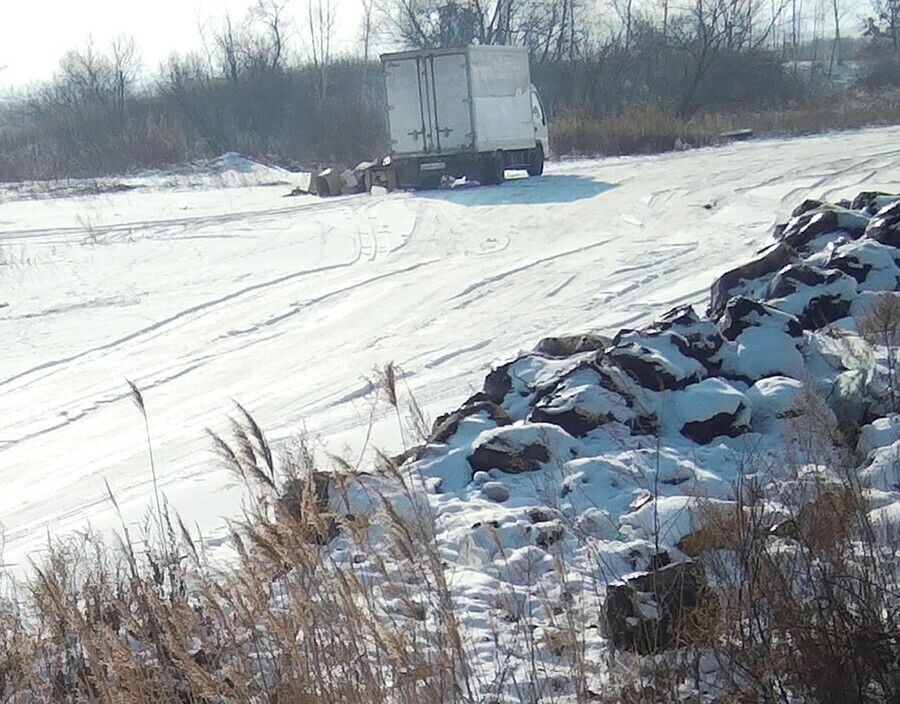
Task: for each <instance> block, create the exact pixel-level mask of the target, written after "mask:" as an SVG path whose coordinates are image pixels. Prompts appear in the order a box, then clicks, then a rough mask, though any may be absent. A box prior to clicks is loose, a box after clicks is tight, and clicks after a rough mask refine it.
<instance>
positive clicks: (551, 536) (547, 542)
mask: <svg viewBox="0 0 900 704" xmlns="http://www.w3.org/2000/svg"><path fill="white" fill-rule="evenodd" d="M535 528H536V530H537V537H536V538H535V539H534V544H535V545H537V546H538V547H539V548H543V549H544V550H546V549H547V548H549V547H550V546H552V545H555V544H556V543H558V542H559V541H560V540H561V539H562V537H563V535H565V532H566V531H565V528H563V525H562V523H560V522H559V521H548V522H546V523H538V524H537V525H536V526H535Z"/></svg>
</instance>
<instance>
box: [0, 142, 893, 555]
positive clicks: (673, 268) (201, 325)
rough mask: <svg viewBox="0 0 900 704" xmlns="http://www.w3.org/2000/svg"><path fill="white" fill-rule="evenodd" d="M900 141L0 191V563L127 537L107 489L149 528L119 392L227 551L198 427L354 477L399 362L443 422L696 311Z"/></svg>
mask: <svg viewBox="0 0 900 704" xmlns="http://www.w3.org/2000/svg"><path fill="white" fill-rule="evenodd" d="M898 145H900V128H883V129H872V130H865V131H859V132H851V133H844V134H840V135H824V136H817V137H811V138H804V139H796V140H788V141H757V142H747V143H742V144H735V145H732V146H729V147H725V148H719V149H705V150H697V151H693V152H683V153H677V154H668V155H663V156H655V157H641V158H623V159H608V160H600V161H573V162H566V163H558V164H553V165H551V166H550V168H548V171H547V174H546V175H545V176H544V177H542V178H539V179H521V180H513V181H510V182H508V183H506V184H505V185H503V186H501V187H493V188H473V189H465V190H454V191H440V192H432V193H423V194H406V193H398V194H390V195H386V196H377V197H375V196H369V195H360V196H351V197H344V198H338V199H334V200H318V199H314V198H309V197H306V198H283V197H282V196H283V195H284V194H285V193H287V192H289V191H290V189H291V187H292V186H291V180H292V178H293V176H292V175H291V174H289V173H286V172H281V171H278V170H275V169H269V168H267V167H262V166H259V165H255V166H253V167H252V168H247V169H246V170H242V169H243V168H244V167H245V166H246V165H245V164H242V163H240V162H235V163H225V164H219V166H220V167H235V168H234V169H229V168H225V170H222V168H219V169H209V170H208V171H204V170H197V171H193V172H189V173H182V174H177V175H175V174H152V175H146V176H142V177H135V178H129V179H124V180H123V179H120V180H117V181H113V182H110V184H127V185H129V186H133V188H132V189H131V190H110V191H108V192H105V193H100V194H97V193H93V194H86V193H84V192H81V190H83V189H81V188H80V185H79V184H74V185H73V187H72V188H70V189H68V190H64V191H61V192H55V193H49V192H47V191H46V190H45V189H43V188H41V187H38V186H33V185H29V184H24V185H16V186H7V187H5V188H3V187H0V336H2V340H3V345H2V348H0V522H2V526H3V534H4V535H3V537H4V550H3V561H4V562H5V563H6V564H7V565H10V566H21V565H24V564H26V562H27V558H28V556H34V555H35V554H36V553H38V552H39V551H40V550H41V549H42V546H43V545H44V544H46V541H47V537H48V534H49V535H59V534H60V533H64V532H66V531H70V530H73V529H77V528H79V527H82V526H84V525H85V524H86V522H87V521H90V522H91V523H92V524H93V525H95V526H105V525H109V524H110V523H111V522H116V521H117V520H118V519H117V518H116V517H115V515H114V511H113V508H112V506H111V503H110V501H109V500H108V498H107V491H106V487H105V482H108V484H109V486H110V487H111V489H112V490H113V492H114V493H115V495H116V497H117V499H118V501H119V505H120V507H121V508H122V510H123V513H124V515H125V517H126V520H128V521H131V522H140V521H141V519H142V517H143V516H144V514H145V511H146V508H147V505H148V501H149V500H150V497H151V495H152V488H151V475H150V467H149V462H148V454H147V445H146V439H145V436H144V427H143V421H142V419H141V417H140V414H139V413H138V410H137V409H136V408H135V406H134V404H133V403H132V401H131V399H130V398H129V395H128V387H127V384H126V381H125V380H126V379H129V380H131V381H133V382H135V383H136V384H137V385H138V386H139V387H140V388H141V389H142V390H143V393H144V399H145V401H146V405H147V410H148V415H149V422H150V431H151V435H152V442H153V452H154V456H155V459H156V463H157V468H158V472H159V477H160V484H161V487H162V490H163V491H164V492H165V494H166V496H167V497H168V499H169V500H170V501H171V502H172V503H173V504H174V505H175V507H176V508H177V509H178V510H179V511H180V512H181V513H182V515H183V516H184V517H185V519H186V522H188V523H193V522H194V521H196V522H197V523H198V524H199V526H200V528H201V530H202V532H203V535H204V537H205V538H206V539H207V540H208V541H209V542H210V543H212V544H216V543H217V542H220V541H221V540H222V539H223V537H224V536H225V535H226V534H227V530H226V528H225V521H224V518H225V517H227V516H233V515H235V514H236V512H237V511H238V510H239V504H240V495H241V492H240V490H239V488H238V487H237V484H236V482H235V479H234V477H232V476H230V475H229V474H227V473H226V472H225V471H223V470H222V469H221V468H220V466H219V464H218V462H217V460H216V458H215V456H214V454H213V453H212V451H211V445H210V441H209V439H208V437H207V436H206V434H205V432H204V429H205V428H207V427H210V428H213V429H216V430H219V431H227V428H228V426H227V415H228V414H229V413H231V412H232V409H233V405H232V399H233V400H236V401H239V402H240V403H241V404H242V405H243V406H244V407H246V408H247V409H248V410H249V411H250V412H251V413H252V414H253V415H254V416H255V417H256V419H257V420H258V421H259V422H260V424H261V425H262V426H263V427H264V428H265V429H266V430H267V432H268V433H269V434H270V436H271V437H273V438H277V439H281V438H289V437H290V436H292V435H295V434H297V433H300V432H308V433H311V434H313V435H315V436H317V437H318V438H320V440H321V442H322V443H323V444H324V445H325V446H326V447H327V449H328V450H330V451H332V452H335V453H342V454H344V453H346V454H347V455H348V456H349V457H351V458H352V459H353V460H355V459H356V457H357V456H358V455H359V453H360V451H361V449H362V448H363V446H364V443H365V442H366V437H367V435H368V434H369V427H370V425H372V433H371V443H374V444H376V445H378V446H381V447H385V448H387V449H389V450H396V449H398V447H399V444H400V439H399V437H397V433H396V421H395V420H394V419H392V418H384V417H383V416H384V413H385V409H384V407H383V405H380V406H378V407H377V408H375V406H374V396H373V394H372V393H370V389H369V383H368V380H367V378H368V377H371V376H372V370H373V368H374V367H376V366H377V365H383V364H384V363H386V362H388V361H394V362H395V363H397V364H398V365H399V366H400V368H401V369H402V370H403V372H404V373H405V377H404V383H405V384H406V385H407V386H408V388H409V390H410V391H411V392H412V393H413V394H414V395H415V396H416V398H417V399H418V400H419V402H420V404H421V405H422V406H423V407H424V409H425V410H426V411H427V412H428V413H429V414H431V415H432V416H434V415H437V414H439V413H441V412H443V411H446V410H449V409H451V408H453V407H455V406H456V405H458V404H459V403H460V402H461V401H462V400H463V399H465V398H466V397H467V396H468V395H470V393H472V392H473V391H475V390H477V389H478V388H480V386H481V382H482V380H483V378H484V375H485V374H486V373H487V371H489V369H490V367H491V365H492V364H497V363H500V362H503V361H506V360H508V359H509V358H511V357H512V356H514V355H515V354H517V353H518V352H519V351H521V350H524V349H528V348H530V347H532V346H533V345H534V343H535V342H536V341H537V340H538V339H539V338H541V337H544V336H546V335H549V334H553V333H564V332H586V331H596V332H600V333H606V334H613V333H615V332H616V331H617V330H618V329H619V328H622V327H626V326H628V327H631V326H638V325H641V324H644V323H647V322H649V321H650V320H652V319H653V318H654V317H656V316H657V315H659V314H660V313H662V312H664V311H665V310H667V309H669V308H671V307H673V306H675V305H678V304H683V303H692V304H696V305H697V306H698V309H703V308H705V305H706V300H707V297H708V291H709V285H710V283H711V282H712V280H713V279H714V278H715V277H716V276H717V275H718V274H721V273H722V272H724V271H725V270H727V269H729V268H731V267H733V266H734V265H735V264H738V263H742V262H744V261H746V260H748V259H750V258H751V257H752V255H753V253H754V252H755V251H756V250H757V249H759V247H760V246H762V245H764V244H765V243H767V242H768V241H769V238H770V235H771V228H772V225H774V224H775V222H776V221H779V220H781V221H783V220H784V218H785V217H786V216H787V215H788V213H789V211H790V210H791V209H792V208H793V207H794V206H795V205H797V204H798V203H799V202H801V201H802V200H803V199H804V198H807V197H815V198H824V199H827V200H831V201H835V200H838V199H840V198H845V197H847V198H849V197H852V196H854V195H855V194H856V193H857V192H859V191H861V190H886V191H892V192H897V191H898V190H900V146H898ZM110 184H103V183H101V184H98V185H100V186H104V185H110ZM83 185H94V184H83ZM373 409H374V412H373ZM373 424H374V425H373Z"/></svg>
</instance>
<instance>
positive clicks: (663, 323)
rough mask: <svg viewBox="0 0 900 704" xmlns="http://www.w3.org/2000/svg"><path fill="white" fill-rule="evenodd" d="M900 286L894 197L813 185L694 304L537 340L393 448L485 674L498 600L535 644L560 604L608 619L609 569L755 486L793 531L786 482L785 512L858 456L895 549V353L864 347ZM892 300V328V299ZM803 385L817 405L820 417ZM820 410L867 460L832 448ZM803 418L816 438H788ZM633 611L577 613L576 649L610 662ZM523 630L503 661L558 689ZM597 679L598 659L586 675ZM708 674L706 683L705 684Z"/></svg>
mask: <svg viewBox="0 0 900 704" xmlns="http://www.w3.org/2000/svg"><path fill="white" fill-rule="evenodd" d="M898 288H900V196H897V195H894V196H888V195H881V194H873V193H862V194H860V195H859V196H858V197H857V198H855V199H854V200H853V202H852V203H851V202H845V203H843V204H842V205H831V204H828V203H823V202H820V201H812V200H808V201H805V202H804V203H803V204H802V205H800V206H799V207H798V208H797V209H796V210H795V211H794V213H793V215H792V217H791V218H790V219H789V220H788V222H787V224H786V226H784V227H779V228H778V229H777V230H776V243H775V244H773V245H771V246H770V247H768V248H767V249H765V250H764V251H763V252H762V253H761V254H760V256H758V257H757V258H755V259H753V260H752V261H750V262H749V263H745V264H743V265H742V266H740V267H738V268H736V269H734V270H732V271H729V272H727V273H725V274H724V275H722V276H721V277H720V278H718V279H717V280H716V281H715V283H713V285H712V292H711V297H710V301H709V306H708V308H707V310H706V312H705V314H704V313H703V312H702V311H700V312H697V311H695V310H694V309H693V308H692V307H691V306H680V307H676V308H674V309H672V310H670V311H669V312H667V313H665V314H664V315H662V316H660V317H658V318H657V319H656V320H655V321H654V322H653V323H651V324H650V325H648V326H645V327H641V328H640V329H638V330H621V331H619V332H618V333H617V334H615V335H614V336H611V337H609V338H604V337H603V336H600V335H596V334H584V335H572V336H567V337H562V338H560V337H556V338H548V339H545V340H543V341H541V342H540V344H538V346H537V347H536V348H535V350H534V351H533V352H530V353H527V354H524V355H522V356H519V357H518V358H516V359H514V360H513V361H510V362H507V363H505V364H503V365H501V366H498V367H496V368H494V369H493V370H492V371H491V372H490V373H489V374H488V375H487V377H486V379H485V382H484V386H483V389H482V390H481V391H479V392H478V393H476V394H474V395H473V396H472V397H471V398H470V399H469V400H467V401H466V402H465V403H464V404H463V405H462V406H461V407H460V408H459V409H458V410H456V411H455V412H453V413H451V414H447V415H445V416H442V417H441V418H439V419H438V421H437V423H436V424H435V428H434V431H433V433H432V436H431V438H430V439H429V442H428V443H427V444H426V445H425V446H424V447H422V448H420V449H419V450H418V451H417V452H416V454H415V460H414V461H413V462H411V463H409V464H407V465H406V471H407V472H408V475H409V480H410V483H411V484H413V485H419V483H421V485H422V486H424V487H425V489H426V491H427V494H428V497H429V503H430V506H431V508H432V511H433V515H434V521H435V526H436V535H437V540H438V544H439V545H440V547H441V550H442V557H443V559H444V562H445V564H446V565H448V566H450V573H451V575H452V576H451V584H452V589H453V593H454V596H455V598H456V600H457V602H458V604H459V605H460V607H459V610H460V613H461V614H462V616H461V618H462V621H463V623H464V624H465V625H466V626H467V627H468V629H469V633H470V636H471V638H472V642H473V643H485V644H486V645H485V647H484V648H483V649H478V648H476V650H478V652H479V654H480V655H481V656H482V658H483V659H482V661H481V662H478V663H477V666H476V669H478V671H480V672H490V671H491V668H492V667H493V666H495V664H496V661H497V659H498V651H497V649H496V648H497V646H496V641H497V637H496V635H495V632H496V630H497V626H496V623H495V622H491V621H490V618H489V615H491V614H494V615H495V617H496V614H497V613H500V612H503V608H504V607H502V606H500V603H501V602H503V603H509V602H510V601H511V602H513V603H517V604H518V607H517V608H518V609H519V611H518V612H517V613H515V614H512V615H511V616H510V618H512V619H513V621H515V622H518V619H524V620H525V622H526V623H527V624H528V625H527V627H528V628H531V629H533V630H534V632H535V635H534V638H535V639H536V640H537V641H542V640H544V641H545V640H546V639H547V638H548V637H549V636H552V635H553V633H555V632H557V633H558V632H559V629H560V622H561V618H560V616H559V614H561V613H566V612H569V611H572V612H575V613H577V614H578V615H577V616H576V617H575V619H576V620H577V621H578V622H579V623H587V624H591V623H593V624H600V623H601V622H602V619H601V618H600V614H601V613H603V609H604V606H603V601H604V599H603V598H602V592H603V591H604V590H605V588H606V585H608V584H610V583H614V582H616V580H621V579H623V578H626V577H629V576H630V575H634V574H636V573H640V572H643V571H646V570H653V569H654V568H655V567H657V566H660V565H665V564H668V563H669V562H672V561H674V562H675V563H676V564H677V563H680V562H683V561H685V560H690V559H691V558H692V557H698V556H700V555H701V554H702V553H706V552H707V551H708V550H709V549H711V548H721V547H725V544H709V543H710V540H711V539H710V538H709V536H708V534H706V535H705V534H704V533H703V528H704V522H705V521H706V520H707V519H709V517H710V515H711V511H714V512H716V513H714V514H712V515H720V516H721V515H728V514H729V512H730V514H731V515H734V512H735V510H736V508H737V503H736V502H737V501H738V500H739V498H740V497H739V493H740V492H741V491H742V487H746V486H750V484H751V483H756V484H757V485H758V486H760V487H762V490H763V491H764V493H765V496H767V497H768V498H767V500H766V501H765V502H764V503H763V504H761V508H760V510H761V511H762V512H763V513H762V515H763V517H764V520H765V521H767V522H768V525H770V526H771V528H772V530H773V531H775V534H777V535H783V534H790V533H789V532H788V533H785V531H790V530H793V529H792V528H785V527H783V526H788V525H793V522H789V523H785V521H787V520H788V519H795V521H796V522H797V523H799V522H800V521H801V518H800V517H799V516H798V514H793V513H792V512H790V511H789V510H788V507H787V506H786V505H784V504H783V503H780V502H783V501H784V499H785V496H786V495H788V490H787V489H785V487H791V489H790V495H791V497H792V501H796V502H797V503H796V504H793V505H794V510H796V509H797V508H802V507H803V506H804V500H803V498H802V497H803V495H804V494H805V495H808V496H809V497H813V496H818V497H821V496H823V495H824V496H826V499H825V501H826V502H828V501H834V500H835V499H833V498H832V497H834V496H837V495H839V493H838V492H840V491H843V490H845V489H846V487H847V486H848V484H847V481H848V480H847V475H846V474H845V472H846V471H847V470H848V469H849V470H851V475H850V476H852V477H854V479H853V480H852V481H851V485H853V486H855V485H856V484H855V482H856V481H857V479H858V481H859V482H860V484H859V486H860V487H861V491H862V495H863V496H864V497H865V499H866V500H867V501H868V509H867V510H868V511H869V520H870V521H871V525H872V526H874V527H875V530H876V532H877V533H878V535H882V536H886V538H882V539H886V540H887V541H888V542H887V543H885V544H884V547H885V548H886V549H889V550H893V551H895V550H896V546H895V545H893V546H892V543H891V542H890V541H891V540H892V536H895V535H897V534H898V532H900V472H898V469H897V457H898V456H900V432H898V430H897V416H896V415H894V413H895V412H896V410H897V406H896V402H895V400H894V394H895V393H896V391H892V390H891V386H892V385H893V386H894V387H896V378H892V377H891V376H890V374H889V372H888V370H889V368H890V364H893V363H894V362H893V360H889V358H888V355H894V354H895V351H894V349H893V348H886V347H882V346H878V345H877V342H878V340H879V339H881V338H878V337H877V336H876V340H875V343H876V346H875V347H872V346H870V345H869V344H867V342H866V341H865V340H863V339H862V337H861V336H860V334H859V333H858V327H859V321H861V320H864V319H865V318H866V315H867V313H868V312H869V311H870V310H871V309H872V307H873V305H874V304H875V301H876V300H878V298H877V296H878V295H879V294H883V292H895V291H897V289H898ZM882 300H883V299H882ZM894 315H895V318H894V320H893V323H892V325H893V326H894V331H893V333H892V334H893V336H894V342H893V343H892V345H896V344H897V342H898V341H900V307H898V308H897V309H896V310H895V313H894ZM813 393H815V394H816V395H818V396H819V397H821V398H823V399H824V400H825V401H826V403H827V408H826V407H823V408H824V409H825V410H823V411H822V415H820V416H817V417H816V418H811V417H809V414H811V413H812V412H813V409H814V408H815V404H814V403H813V402H812V401H811V400H810V395H811V394H813ZM804 416H807V418H806V419H804ZM830 423H833V424H834V428H835V431H840V433H842V436H843V438H844V439H845V440H847V441H849V442H851V443H852V445H851V447H850V448H849V450H850V456H851V457H852V458H853V460H852V461H855V462H858V463H859V466H858V467H856V466H851V467H848V466H847V465H846V464H845V463H846V462H847V461H848V460H847V458H846V456H839V455H838V454H837V453H835V452H834V451H833V448H831V446H830V444H831V440H830V438H829V431H828V426H829V424H830ZM798 424H799V426H800V427H801V429H802V432H801V433H800V434H799V435H798V432H797V427H798ZM803 433H807V434H811V435H809V436H810V437H816V438H817V440H816V442H818V443H820V445H819V446H818V447H811V448H810V447H801V445H803V444H804V443H803V438H802V435H803ZM857 437H858V440H857ZM853 446H855V449H856V455H855V456H854V455H853V452H852V451H853V449H854V447H853ZM743 500H744V501H746V500H747V499H746V497H744V498H743ZM815 510H816V509H810V512H812V514H813V515H815V513H814V512H815ZM802 514H803V511H801V512H800V515H802ZM779 526H782V527H779ZM718 539H719V540H723V539H724V540H727V539H728V536H725V537H724V538H723V537H722V536H719V538H718ZM894 555H895V558H894V563H893V564H896V552H894ZM667 569H669V570H671V569H672V568H671V567H670V568H667ZM598 585H599V586H598ZM597 590H599V591H600V592H601V594H598V593H597ZM498 595H503V596H502V599H501V598H500V597H498ZM897 598H898V597H897V595H896V594H895V595H894V596H892V597H891V599H893V600H894V602H893V608H896V606H897V604H896V599H897ZM626 601H627V600H626ZM610 603H611V602H610ZM506 608H507V609H508V608H509V607H506ZM628 608H631V607H628ZM655 608H657V607H656V606H653V609H655ZM605 613H606V616H607V617H608V618H613V617H615V616H616V614H615V613H612V612H610V611H609V609H607V610H606V612H605ZM653 613H654V614H656V612H655V611H654V612H653ZM639 617H640V618H642V619H646V618H649V619H650V620H651V621H652V622H653V623H656V622H657V621H656V619H659V618H660V617H659V616H658V615H651V616H649V617H647V616H646V615H641V612H640V610H638V611H636V612H635V613H634V615H633V616H632V617H631V618H632V620H633V623H631V624H630V625H629V624H628V623H626V621H627V619H625V620H623V623H622V624H621V630H620V631H616V630H615V628H614V627H613V626H609V627H608V629H609V630H607V632H606V633H603V629H602V628H601V629H599V630H594V631H588V633H589V635H587V636H586V637H585V648H586V652H587V653H588V655H587V659H588V660H593V661H594V662H595V663H600V662H603V661H604V660H605V657H606V656H605V655H603V654H604V653H608V648H609V641H610V640H611V639H615V640H616V641H617V642H620V644H621V643H626V644H627V643H632V644H633V643H634V642H635V641H634V639H636V638H638V636H637V635H635V634H636V633H637V632H638V631H637V630H635V631H634V633H632V632H630V631H629V628H634V629H638V628H639V626H638V621H639ZM654 628H655V626H654ZM499 630H500V631H501V632H503V629H502V628H501V629H499ZM507 630H508V631H509V632H513V631H516V629H515V628H512V627H510V628H509V629H507ZM658 637H660V638H661V637H662V636H658ZM521 644H522V641H521V634H519V639H518V640H517V639H516V637H515V636H513V635H510V636H509V641H508V643H507V645H508V646H509V650H508V651H505V650H504V649H503V646H504V643H503V642H502V638H501V643H500V646H499V647H500V652H501V654H502V655H501V657H502V656H505V657H507V658H508V660H507V663H508V666H509V667H511V668H513V670H515V668H516V667H518V668H520V671H519V672H518V674H519V676H520V681H521V678H525V679H528V678H529V676H530V677H531V680H530V681H532V684H533V685H534V686H535V687H538V688H539V689H540V691H542V692H544V693H545V695H546V696H549V694H548V693H549V692H551V691H552V690H553V687H554V686H557V685H558V682H559V678H560V677H562V678H563V680H565V675H566V672H567V668H568V667H571V661H567V660H566V659H565V658H554V657H553V656H552V655H551V654H550V653H549V652H548V651H546V650H543V651H540V652H541V655H540V663H541V665H540V667H539V668H538V670H539V672H540V676H541V678H543V679H542V680H541V681H540V682H535V681H534V671H533V670H532V671H529V668H528V664H527V662H526V659H525V658H524V657H521V647H522V646H521ZM634 647H638V646H634ZM517 651H518V652H517ZM492 663H494V665H492ZM714 670H715V668H714V667H713V668H712V669H711V670H710V671H711V672H712V671H714ZM607 674H608V673H607ZM604 681H606V675H605V674H598V675H597V679H596V680H595V686H596V687H599V688H600V689H602V688H603V687H604V686H605V685H604V684H603V683H604ZM554 682H556V683H557V685H554ZM714 682H715V677H711V678H710V682H709V683H708V684H709V688H710V689H709V691H707V690H706V689H705V685H703V684H702V683H701V684H700V689H701V691H704V692H705V693H707V694H711V693H713V692H714V691H715V685H714ZM600 689H598V690H597V691H600ZM513 694H514V693H513V691H512V689H510V690H509V691H507V692H506V695H508V696H513Z"/></svg>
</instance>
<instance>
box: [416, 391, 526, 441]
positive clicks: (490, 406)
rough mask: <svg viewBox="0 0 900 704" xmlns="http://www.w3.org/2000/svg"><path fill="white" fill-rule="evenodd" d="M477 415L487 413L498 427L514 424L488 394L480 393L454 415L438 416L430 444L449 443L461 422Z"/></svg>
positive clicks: (432, 429)
mask: <svg viewBox="0 0 900 704" xmlns="http://www.w3.org/2000/svg"><path fill="white" fill-rule="evenodd" d="M476 413H486V414H487V416H488V418H490V419H491V420H492V421H494V422H495V423H496V424H497V425H498V426H502V425H509V424H510V423H511V422H512V420H511V419H510V417H509V414H508V413H507V412H506V411H505V410H503V408H502V407H501V406H498V405H497V404H496V403H495V402H494V401H492V400H491V398H490V397H489V396H488V394H485V393H478V394H475V395H474V396H472V397H471V398H470V399H468V400H467V401H466V402H465V403H464V404H463V405H462V406H460V407H459V408H458V409H457V410H455V411H453V412H452V413H445V414H444V415H441V416H438V417H437V419H436V420H435V421H434V425H433V426H432V428H431V436H430V437H429V438H428V440H429V442H440V443H445V442H448V441H449V440H450V438H452V437H453V436H454V435H455V434H456V431H457V430H459V424H460V422H461V421H462V420H463V419H465V418H468V417H469V416H473V415H475V414H476Z"/></svg>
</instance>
